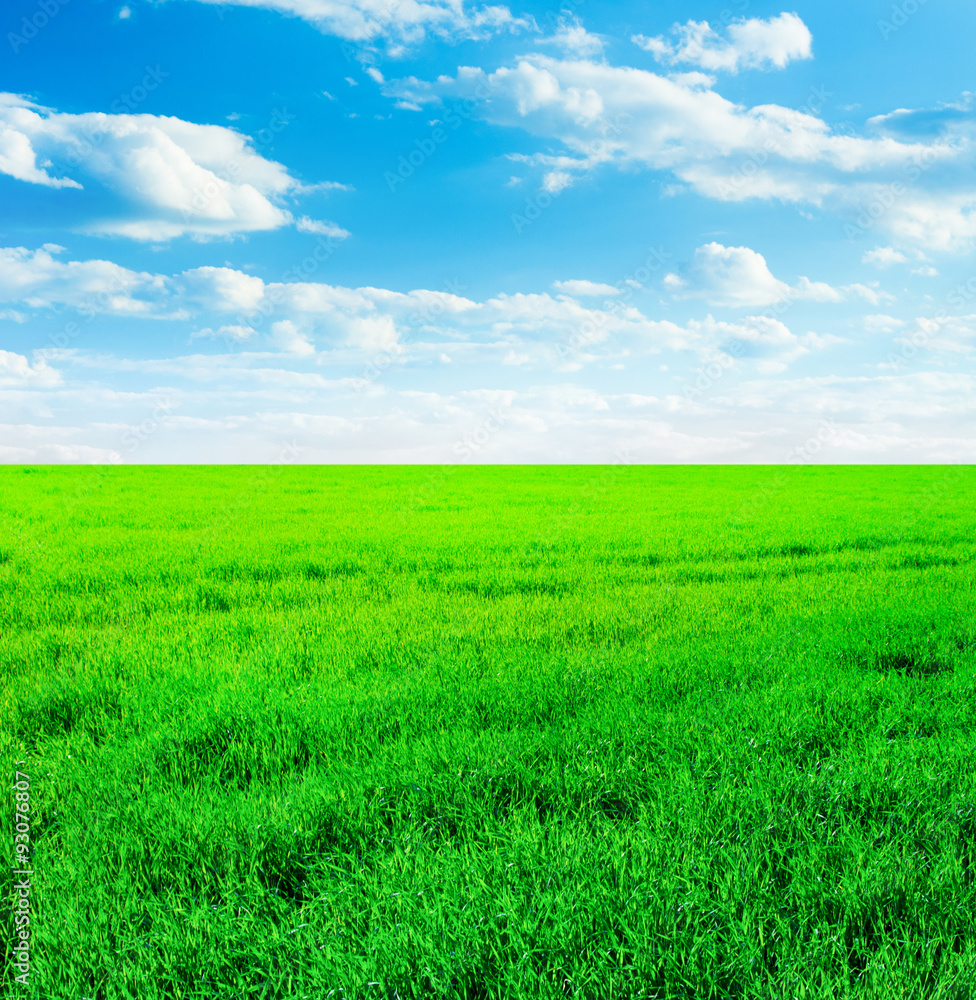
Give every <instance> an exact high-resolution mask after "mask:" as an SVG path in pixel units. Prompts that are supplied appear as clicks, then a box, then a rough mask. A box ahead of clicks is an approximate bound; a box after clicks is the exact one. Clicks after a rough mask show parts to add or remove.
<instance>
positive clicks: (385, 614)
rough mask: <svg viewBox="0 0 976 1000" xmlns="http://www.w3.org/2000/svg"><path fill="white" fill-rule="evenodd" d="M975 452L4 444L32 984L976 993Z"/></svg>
mask: <svg viewBox="0 0 976 1000" xmlns="http://www.w3.org/2000/svg"><path fill="white" fill-rule="evenodd" d="M974 486H976V474H974V471H973V469H972V468H971V467H967V466H952V467H917V466H916V467H866V468H852V467H819V468H802V467H796V468H794V467H785V468H770V467H766V468H762V467H749V468H741V467H740V468H735V467H708V468H705V467H626V466H613V467H609V466H608V467H593V466H590V467H558V466H550V467H542V466H533V467H467V468H459V467H395V468H394V467H270V468H240V467H236V468H232V467H217V468H213V467H211V468H203V467H196V468H194V467H181V468H135V467H111V468H102V469H90V468H38V469H21V468H7V469H4V470H2V471H0V585H2V593H3V601H2V608H0V616H2V617H0V622H2V624H0V676H2V683H3V689H2V691H3V693H2V709H0V712H2V714H0V727H2V729H0V731H2V737H3V752H4V763H5V766H6V767H7V771H8V774H9V775H10V779H9V781H7V782H5V785H6V787H7V788H8V789H9V790H8V791H7V792H6V793H5V794H6V795H7V800H6V802H5V803H4V805H5V809H6V812H7V815H8V817H13V815H14V791H13V790H12V786H13V782H14V772H15V770H19V771H21V772H24V773H27V774H28V775H29V781H30V805H31V807H32V808H33V810H34V812H33V813H32V814H31V818H30V824H31V838H32V841H31V842H32V846H33V853H32V856H31V861H32V865H33V870H34V873H35V874H34V876H33V880H32V886H33V888H32V895H31V907H32V914H31V921H32V922H31V928H32V930H33V931H34V937H33V939H32V942H31V951H32V959H31V974H30V985H29V986H28V987H26V988H25V987H23V986H20V985H18V984H17V983H16V982H14V976H15V971H14V969H13V968H12V959H11V957H10V954H9V953H6V954H5V966H4V970H3V975H4V979H3V984H4V989H5V990H6V991H7V992H6V993H5V994H4V996H10V997H21V996H23V997H32V998H34V997H37V998H44V1000H48V998H50V1000H82V998H88V1000H115V998H133V1000H162V998H168V1000H175V998H191V997H192V998H201V1000H202V998H214V1000H216V998H228V1000H229V998H278V997H282V998H285V997H308V998H314V1000H320V998H321V1000H328V998H336V1000H339V998H347V1000H360V998H363V1000H367V998H383V1000H395V998H399V1000H410V998H414V1000H420V998H436V997H457V998H467V1000H475V998H499V1000H501V998H504V1000H511V998H521V997H580V998H611V997H613V998H617V997H619V998H635V1000H636V998H648V1000H650V998H661V1000H664V998H688V1000H692V998H695V1000H698V998H715V1000H718V998H722V1000H726V998H736V1000H746V998H755V1000H770V998H772V1000H792V998H816V1000H824V998H843V997H876V998H888V997H891V998H894V997H898V998H906V1000H907V998H940V1000H942V998H944V1000H949V998H952V1000H972V998H973V997H976V884H974V874H976V867H974V851H976V812H974V809H976V502H974V499H973V498H974V492H973V489H974ZM21 760H23V761H25V763H24V764H22V765H16V762H17V761H21ZM15 765H16V766H15ZM4 830H5V831H7V832H6V833H5V843H4V848H5V851H6V854H7V856H8V857H9V858H10V859H11V862H10V867H13V866H14V863H15V862H14V850H13V839H14V834H13V830H12V821H11V822H8V823H7V824H5V825H4ZM2 930H3V934H4V938H5V951H6V948H7V945H8V944H9V942H11V941H13V935H14V930H13V926H12V917H11V916H10V915H9V912H8V910H7V909H5V910H4V924H3V928H2Z"/></svg>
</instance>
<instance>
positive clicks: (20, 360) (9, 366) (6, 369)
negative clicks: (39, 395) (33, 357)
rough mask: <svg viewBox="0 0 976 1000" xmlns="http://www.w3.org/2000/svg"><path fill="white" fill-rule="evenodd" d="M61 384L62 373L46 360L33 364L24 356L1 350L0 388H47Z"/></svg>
mask: <svg viewBox="0 0 976 1000" xmlns="http://www.w3.org/2000/svg"><path fill="white" fill-rule="evenodd" d="M60 384H61V373H60V372H58V371H56V370H55V369H53V368H49V367H48V366H47V363H46V361H44V359H43V358H42V359H40V360H38V361H35V362H34V363H33V364H31V362H30V361H28V360H27V358H25V357H24V356H23V355H22V354H14V353H13V352H12V351H3V350H0V386H4V387H8V388H19V387H27V386H31V387H45V388H48V387H50V386H56V385H60Z"/></svg>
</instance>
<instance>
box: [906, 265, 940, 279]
mask: <svg viewBox="0 0 976 1000" xmlns="http://www.w3.org/2000/svg"><path fill="white" fill-rule="evenodd" d="M912 274H920V275H921V276H922V277H923V278H937V277H938V276H939V272H938V270H937V269H936V268H934V267H932V265H931V264H922V265H921V266H920V267H913V268H912Z"/></svg>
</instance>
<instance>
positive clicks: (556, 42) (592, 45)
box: [539, 18, 604, 58]
mask: <svg viewBox="0 0 976 1000" xmlns="http://www.w3.org/2000/svg"><path fill="white" fill-rule="evenodd" d="M539 44H540V45H552V46H554V47H555V48H558V49H561V50H562V51H563V52H565V53H566V54H567V55H570V56H580V57H583V58H587V57H589V56H598V55H601V54H602V53H603V48H604V43H603V39H602V38H600V36H599V35H594V34H592V33H591V32H589V31H587V30H586V28H584V27H583V25H582V24H580V22H579V20H577V19H576V18H569V19H564V20H563V21H561V22H560V24H559V27H558V28H557V29H556V32H555V33H554V34H553V35H551V36H550V37H549V38H543V39H540V40H539Z"/></svg>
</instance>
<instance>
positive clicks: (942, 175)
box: [0, 0, 976, 463]
mask: <svg viewBox="0 0 976 1000" xmlns="http://www.w3.org/2000/svg"><path fill="white" fill-rule="evenodd" d="M973 37H976V5H974V4H972V2H971V0H940V2H938V3H936V2H927V0H900V2H898V3H894V4H893V3H892V2H891V0H858V2H857V3H850V2H849V0H848V2H844V3H840V2H837V0H818V2H816V3H814V2H805V3H799V4H796V5H795V6H790V7H783V6H782V5H780V4H770V3H761V2H756V0H725V2H722V0H719V2H715V3H711V2H703V3H687V2H676V0H675V2H660V3H653V4H651V3H633V2H619V0H617V2H600V0H577V2H567V3H566V4H565V5H563V6H562V7H560V6H559V5H558V4H557V5H553V6H547V5H546V4H542V3H532V2H516V3H514V4H512V5H508V6H506V5H503V4H493V3H474V2H466V0H236V2H228V3H213V2H209V0H163V2H151V0H128V2H126V3H125V4H122V3H119V2H115V0H6V2H5V3H4V4H3V5H2V10H0V50H2V52H3V54H2V56H0V460H2V461H7V462H62V461H81V462H91V461H95V462H120V461H122V462H223V461H229V462H295V461H298V462H360V461H367V462H404V461H405V462H601V463H604V462H606V463H612V462H715V461H719V462H722V461H730V462H906V461H908V462H919V461H938V462H972V461H973V460H974V459H976V444H974V440H973V426H974V423H973V418H974V416H976V401H974V400H976V392H974V390H976V380H974V376H973V361H974V350H976V258H974V254H973V249H974V240H976V158H974V152H976V128H974V123H976V93H974V92H976V77H974V73H973V69H972V67H973V59H972V39H973Z"/></svg>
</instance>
